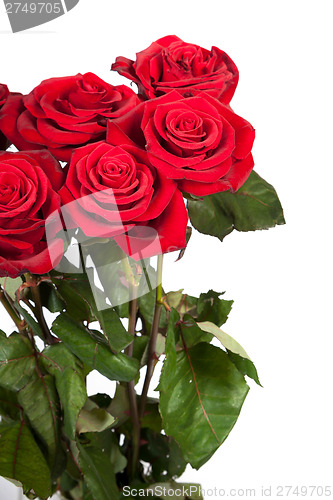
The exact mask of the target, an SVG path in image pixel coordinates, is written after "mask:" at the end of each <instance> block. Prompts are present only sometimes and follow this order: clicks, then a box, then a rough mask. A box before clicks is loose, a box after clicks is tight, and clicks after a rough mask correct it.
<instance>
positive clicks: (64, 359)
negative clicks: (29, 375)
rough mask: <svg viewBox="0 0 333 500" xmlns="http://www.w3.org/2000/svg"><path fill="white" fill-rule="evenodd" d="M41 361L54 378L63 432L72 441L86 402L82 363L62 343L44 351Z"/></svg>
mask: <svg viewBox="0 0 333 500" xmlns="http://www.w3.org/2000/svg"><path fill="white" fill-rule="evenodd" d="M41 360H42V362H43V365H44V366H45V368H46V369H47V371H48V372H49V373H50V374H51V375H53V376H54V377H55V381H56V388H57V391H58V394H59V398H60V402H61V405H62V408H63V411H64V430H65V433H66V434H67V436H68V437H69V438H70V439H74V438H75V430H76V421H77V419H78V416H79V413H80V411H81V409H82V408H83V406H84V405H85V402H86V400H87V390H86V383H85V376H84V372H83V366H82V363H81V362H80V360H79V359H78V358H77V357H76V356H74V354H72V352H71V351H70V350H69V349H68V348H67V347H66V346H65V345H64V344H63V343H59V344H55V345H52V346H50V347H47V348H46V349H44V351H43V353H42V356H41Z"/></svg>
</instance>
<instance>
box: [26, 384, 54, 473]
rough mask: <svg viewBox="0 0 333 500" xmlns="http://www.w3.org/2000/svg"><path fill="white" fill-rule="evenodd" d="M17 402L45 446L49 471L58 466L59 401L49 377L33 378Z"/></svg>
mask: <svg viewBox="0 0 333 500" xmlns="http://www.w3.org/2000/svg"><path fill="white" fill-rule="evenodd" d="M18 402H19V404H20V405H21V406H22V408H23V410H24V413H25V415H26V416H27V417H28V419H29V422H30V424H31V426H32V428H33V430H34V431H35V433H36V435H37V436H38V437H39V439H40V440H41V442H42V443H43V444H44V445H45V446H46V449H47V458H48V463H49V465H50V467H51V470H53V469H56V468H58V465H60V455H61V449H60V420H59V414H58V412H59V399H58V394H57V391H56V388H55V384H54V379H53V377H51V375H45V376H43V375H41V374H40V375H39V376H37V375H36V376H35V377H33V379H32V380H31V382H29V384H27V385H26V386H25V387H24V388H23V389H21V391H20V392H19V395H18Z"/></svg>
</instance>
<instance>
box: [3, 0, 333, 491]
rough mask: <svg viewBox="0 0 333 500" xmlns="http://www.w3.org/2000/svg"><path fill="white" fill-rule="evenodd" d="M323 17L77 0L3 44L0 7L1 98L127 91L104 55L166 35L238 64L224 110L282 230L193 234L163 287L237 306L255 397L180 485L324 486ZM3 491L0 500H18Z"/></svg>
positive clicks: (327, 325) (303, 8)
mask: <svg viewBox="0 0 333 500" xmlns="http://www.w3.org/2000/svg"><path fill="white" fill-rule="evenodd" d="M332 13H333V12H332V9H331V4H330V2H328V1H318V2H316V3H314V2H307V1H305V0H303V1H297V0H292V1H290V0H289V1H285V0H280V1H278V2H277V1H273V0H270V1H268V0H251V1H249V0H244V1H242V0H232V1H226V0H216V1H215V0H205V1H204V2H203V1H197V0H191V1H189V0H181V1H180V0H168V1H166V2H164V3H157V2H156V1H152V0H145V1H129V0H127V1H123V2H115V1H114V2H113V1H111V0H94V1H92V0H90V1H89V0H80V3H79V5H78V6H77V7H75V9H73V10H72V11H71V12H70V13H68V14H67V15H66V16H63V17H61V18H59V19H58V20H55V21H53V22H51V23H49V24H47V25H44V26H43V27H39V28H37V29H34V30H31V31H28V32H25V33H21V34H15V35H14V34H11V32H10V31H9V29H10V28H9V22H8V20H7V18H6V16H5V13H4V9H3V6H2V5H1V8H0V60H1V62H0V81H1V82H2V83H7V84H8V86H9V87H10V89H11V90H12V91H20V92H23V93H25V92H29V91H30V90H31V89H32V88H33V87H34V86H35V85H37V84H38V83H39V82H40V81H41V80H43V79H45V78H49V77H52V76H61V75H71V74H75V73H78V72H82V73H83V72H86V71H93V72H95V73H96V74H98V75H99V76H100V77H101V78H103V79H105V80H106V81H109V82H110V83H114V84H116V83H120V82H122V83H126V80H125V79H123V78H121V77H119V76H118V75H117V74H116V73H114V74H113V73H110V72H109V68H110V65H111V63H112V62H113V61H114V59H115V57H116V56H117V55H123V56H127V57H131V58H134V55H135V52H137V51H139V50H142V49H144V48H146V47H147V46H148V45H149V44H150V43H151V42H152V41H154V40H156V39H157V38H160V37H161V36H164V35H167V34H177V35H178V36H179V37H181V38H182V39H184V40H185V41H188V42H192V43H196V44H199V45H202V46H204V47H206V48H210V46H211V45H216V46H218V47H220V48H221V49H223V50H225V51H226V52H227V53H228V54H229V55H230V56H231V57H232V59H233V60H234V61H235V62H236V64H237V66H238V67H239V70H240V82H239V85H238V88H237V91H236V95H235V97H234V99H233V101H232V105H233V108H234V110H235V111H236V112H237V113H238V114H240V115H242V116H244V117H245V118H246V119H248V120H249V121H250V122H251V123H252V124H253V125H254V127H255V128H256V131H257V138H256V141H255V147H254V156H255V160H256V167H255V168H256V170H257V171H258V172H259V173H260V175H262V176H263V177H264V178H265V179H266V180H268V181H269V182H271V183H272V184H273V185H274V186H275V188H276V189H277V191H278V193H279V196H280V199H281V202H282V204H283V206H284V209H285V216H286V221H287V225H286V226H283V227H278V228H275V229H272V230H269V231H262V232H255V233H248V234H246V233H237V234H236V233H234V234H232V235H230V236H228V237H227V238H226V240H225V242H224V243H221V242H219V241H218V240H215V239H213V238H210V237H202V236H200V235H198V234H196V235H195V236H194V237H193V239H192V241H191V244H190V246H189V248H188V250H187V253H186V255H185V257H184V259H183V260H182V261H180V262H179V263H176V264H173V263H171V259H168V268H167V272H165V279H164V287H165V288H166V289H167V290H177V289H179V288H183V287H184V286H185V289H186V292H189V293H192V294H196V293H200V292H201V291H207V290H208V289H210V288H213V289H215V290H218V291H222V290H223V291H224V290H225V291H226V296H225V297H226V298H228V299H229V298H230V299H231V298H232V299H234V300H235V304H234V308H233V311H232V313H231V315H230V319H229V320H228V323H227V324H226V325H225V330H226V331H227V332H228V333H229V334H231V335H232V336H234V337H235V338H236V339H237V340H238V341H239V342H240V343H241V344H242V345H243V346H244V347H245V349H246V350H247V351H248V353H249V354H250V356H251V357H252V359H253V360H254V361H255V363H256V365H257V368H258V371H259V375H260V378H261V381H262V384H263V386H264V388H263V389H261V388H259V387H257V386H255V385H254V384H251V391H250V393H249V395H248V398H247V401H246V402H245V405H244V407H243V411H242V414H241V417H240V419H239V421H238V423H237V425H236V427H235V428H234V430H233V431H232V433H231V435H230V436H229V438H228V439H227V441H226V442H225V444H224V445H223V446H222V447H221V449H220V450H219V451H218V452H217V453H216V455H215V456H214V458H213V459H212V460H211V461H210V462H209V463H208V464H206V465H205V466H204V467H202V469H201V470H200V471H198V472H197V471H194V470H192V469H190V468H188V470H187V472H186V473H185V475H184V476H183V479H184V481H185V480H186V481H192V482H201V483H202V485H203V487H204V488H206V489H208V488H214V487H217V488H225V489H226V490H227V489H228V488H236V489H238V488H255V489H256V491H257V497H260V496H261V487H262V486H263V485H264V486H265V487H266V488H267V487H268V486H269V485H272V486H273V488H272V496H273V497H274V495H275V493H276V489H275V487H276V486H277V485H282V486H283V485H295V486H296V485H324V486H325V485H332V484H333V474H332V416H333V415H332V348H333V341H332V334H333V331H332V264H331V262H332V237H331V234H332V231H333V227H332V220H333V217H332V201H331V200H332V181H333V176H332V166H333V165H332V136H333V128H332V121H333V109H332V108H333V106H332V92H333V79H332V35H331V31H332V26H331V25H332ZM0 314H1V316H0V317H1V325H0V326H1V328H8V329H9V330H10V328H11V326H10V324H9V322H7V318H6V317H5V313H4V312H3V311H2V310H1V312H0ZM98 380H100V379H98ZM100 384H101V385H99V386H98V387H96V383H95V388H94V389H95V390H101V391H103V390H104V387H103V385H102V382H100ZM0 484H1V487H2V490H0V499H1V500H2V499H3V500H11V499H16V498H17V496H16V495H17V494H16V493H10V492H9V491H12V490H11V489H10V490H9V489H8V491H7V490H6V488H7V486H8V488H9V483H7V482H6V483H5V484H2V483H0ZM332 489H333V488H332ZM332 494H333V493H332ZM239 496H241V493H240V494H239ZM244 496H245V493H244ZM207 498H208V496H207ZM97 500H98V499H97Z"/></svg>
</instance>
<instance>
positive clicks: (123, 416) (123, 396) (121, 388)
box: [108, 384, 130, 427]
mask: <svg viewBox="0 0 333 500" xmlns="http://www.w3.org/2000/svg"><path fill="white" fill-rule="evenodd" d="M108 411H109V412H110V414H111V415H112V416H113V417H114V418H115V419H117V424H116V427H118V426H119V425H122V424H123V423H124V422H126V421H127V420H128V419H129V415H130V405H129V401H128V392H127V387H126V386H125V385H123V384H117V388H116V393H115V395H114V398H113V400H112V403H111V404H110V406H109V408H108Z"/></svg>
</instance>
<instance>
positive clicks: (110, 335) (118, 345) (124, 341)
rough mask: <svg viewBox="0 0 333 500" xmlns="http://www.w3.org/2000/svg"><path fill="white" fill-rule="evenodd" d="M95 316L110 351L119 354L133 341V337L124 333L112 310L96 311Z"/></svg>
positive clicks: (116, 315) (124, 330)
mask: <svg viewBox="0 0 333 500" xmlns="http://www.w3.org/2000/svg"><path fill="white" fill-rule="evenodd" d="M95 316H96V317H97V319H98V321H99V322H100V325H101V328H102V330H103V332H104V333H105V335H106V336H107V339H108V341H109V345H110V348H111V349H112V351H114V352H120V351H122V350H123V349H125V347H127V346H128V345H129V344H130V343H131V342H132V341H133V336H132V335H130V334H129V333H128V332H127V331H126V329H125V327H124V326H123V324H122V322H121V321H120V318H119V316H118V314H117V313H116V311H115V310H114V309H112V308H110V309H105V310H103V311H97V310H96V311H95Z"/></svg>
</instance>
